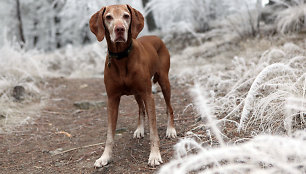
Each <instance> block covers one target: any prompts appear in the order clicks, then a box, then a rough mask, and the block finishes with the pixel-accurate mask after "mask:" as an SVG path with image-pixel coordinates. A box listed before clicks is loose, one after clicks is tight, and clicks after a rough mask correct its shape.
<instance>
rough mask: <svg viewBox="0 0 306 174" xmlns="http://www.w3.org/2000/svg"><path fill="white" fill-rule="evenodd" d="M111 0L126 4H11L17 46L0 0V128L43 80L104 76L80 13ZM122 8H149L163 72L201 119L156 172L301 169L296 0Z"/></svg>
mask: <svg viewBox="0 0 306 174" xmlns="http://www.w3.org/2000/svg"><path fill="white" fill-rule="evenodd" d="M120 2H123V3H125V1H115V0H112V1H100V0H92V1H88V2H87V1H77V0H54V1H52V0H48V1H34V0H27V1H20V3H21V4H20V5H21V13H22V17H23V30H24V37H25V38H24V39H25V43H21V38H20V35H19V34H18V27H16V26H17V25H18V22H16V19H15V18H16V11H15V4H14V2H13V1H0V16H1V17H3V16H5V18H4V20H1V21H0V23H1V26H2V27H1V28H0V36H1V38H2V39H0V77H1V78H0V87H1V88H0V91H1V93H0V104H1V112H0V121H1V122H5V124H4V125H7V127H4V128H1V130H0V132H5V131H8V129H9V125H11V124H14V125H15V124H20V123H25V122H28V120H29V119H30V118H32V117H30V116H31V115H39V108H41V107H42V106H43V104H44V102H46V100H47V98H48V94H46V93H43V92H42V91H40V90H39V89H40V86H43V85H46V81H47V79H48V78H50V77H65V78H89V77H101V76H102V75H103V70H104V59H105V54H106V44H105V42H103V43H97V42H96V39H95V37H94V36H93V35H92V34H91V33H90V31H89V29H88V20H89V18H90V16H91V14H93V13H94V12H96V11H97V10H99V7H101V6H103V5H108V4H114V3H120ZM131 5H132V6H133V7H135V8H137V9H139V10H140V11H141V12H143V13H144V14H148V13H149V12H153V14H154V18H155V22H156V25H157V27H158V29H157V30H156V31H154V32H153V34H157V35H159V36H161V37H162V38H163V40H164V41H165V42H166V44H167V46H168V47H169V49H170V50H171V56H172V58H171V61H172V64H171V72H170V74H171V76H172V79H176V80H177V81H179V83H180V84H181V85H186V86H187V87H189V88H190V95H191V96H192V97H193V98H194V102H193V103H191V104H190V105H189V106H187V107H186V109H188V107H193V108H195V109H196V110H197V114H198V116H199V118H200V119H199V120H200V121H199V122H197V125H196V126H195V127H194V128H193V129H192V130H190V131H189V132H187V133H186V137H185V138H182V139H181V140H180V141H179V143H178V144H177V145H176V146H175V157H174V159H173V160H172V161H170V162H169V163H168V164H165V165H164V166H163V167H162V168H161V170H160V171H159V172H160V173H173V172H174V173H187V172H199V173H200V172H203V173H303V172H304V173H305V172H306V163H305V161H306V149H305V148H306V134H305V116H306V98H305V96H306V73H305V72H306V45H305V39H301V37H305V26H306V20H305V19H306V2H305V1H304V0H273V1H270V4H269V5H268V6H266V7H263V6H262V1H261V0H257V1H255V0H254V1H248V0H234V1H233V0H219V1H216V0H190V1H186V0H168V1H163V0H151V1H149V3H148V4H147V6H146V7H143V5H142V3H141V1H132V2H131ZM42 14H43V15H42ZM148 33H149V32H148V30H147V29H145V30H144V31H143V33H142V34H148ZM249 40H251V41H249ZM20 43H21V44H20ZM271 43H273V44H271ZM271 45H272V46H271ZM192 84H196V85H192ZM18 85H20V86H23V87H24V88H25V91H26V94H25V95H26V96H27V97H25V99H24V100H23V101H21V102H16V101H15V99H14V98H13V97H12V90H13V88H14V87H15V86H18ZM33 104H35V107H33ZM25 115H26V117H25ZM3 117H4V118H5V119H3ZM10 117H17V118H18V119H15V121H14V120H13V121H11V119H9V118H10ZM16 120H18V121H16ZM20 120H21V121H20Z"/></svg>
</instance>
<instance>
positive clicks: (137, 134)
mask: <svg viewBox="0 0 306 174" xmlns="http://www.w3.org/2000/svg"><path fill="white" fill-rule="evenodd" d="M133 137H134V138H143V137H144V127H143V126H139V127H137V129H136V130H135V132H134V135H133Z"/></svg>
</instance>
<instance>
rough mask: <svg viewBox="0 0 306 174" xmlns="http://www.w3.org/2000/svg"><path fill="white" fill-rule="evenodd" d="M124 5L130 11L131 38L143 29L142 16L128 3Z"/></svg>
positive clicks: (135, 36)
mask: <svg viewBox="0 0 306 174" xmlns="http://www.w3.org/2000/svg"><path fill="white" fill-rule="evenodd" d="M126 6H127V8H128V9H129V11H130V13H131V26H130V27H131V28H130V30H131V34H132V38H134V39H136V38H137V36H138V34H139V33H140V32H141V30H142V29H143V26H144V18H143V16H142V14H141V13H140V12H139V11H138V10H136V9H134V8H132V7H131V6H129V5H126Z"/></svg>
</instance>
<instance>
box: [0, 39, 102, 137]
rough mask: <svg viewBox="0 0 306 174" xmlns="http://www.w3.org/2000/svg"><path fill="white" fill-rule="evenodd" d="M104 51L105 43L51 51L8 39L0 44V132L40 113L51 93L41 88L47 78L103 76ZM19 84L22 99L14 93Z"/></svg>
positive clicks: (8, 129) (27, 120)
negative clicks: (20, 45)
mask: <svg viewBox="0 0 306 174" xmlns="http://www.w3.org/2000/svg"><path fill="white" fill-rule="evenodd" d="M105 53H106V47H105V43H97V44H92V45H87V46H84V47H72V46H67V47H65V48H63V49H60V50H55V51H52V52H48V53H45V52H41V51H35V50H28V51H25V50H24V49H21V48H20V47H19V46H16V45H12V44H8V43H6V44H5V45H4V46H3V47H1V48H0V106H1V107H0V132H6V131H10V130H11V128H12V127H14V126H16V125H19V124H22V123H27V122H29V121H30V120H31V119H32V118H34V117H35V116H38V115H39V110H40V109H41V108H42V107H43V105H44V103H45V99H47V95H48V94H47V93H46V91H41V90H40V89H41V87H43V86H44V85H45V82H47V79H48V78H50V77H51V78H52V77H66V78H92V77H101V76H102V75H103V71H104V62H105ZM16 86H22V87H24V89H25V94H24V96H23V97H22V98H24V100H22V101H17V100H16V99H15V98H14V97H13V89H14V87H16Z"/></svg>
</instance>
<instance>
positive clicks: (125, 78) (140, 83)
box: [110, 67, 144, 95]
mask: <svg viewBox="0 0 306 174" xmlns="http://www.w3.org/2000/svg"><path fill="white" fill-rule="evenodd" d="M114 70H115V69H114ZM111 74H112V75H111V77H110V80H111V81H112V82H113V83H112V84H114V85H113V86H112V88H111V89H112V90H116V91H118V92H120V93H121V95H135V94H137V93H139V92H140V91H141V90H142V89H143V88H144V75H143V74H144V73H143V72H142V71H141V70H139V69H137V68H136V67H133V68H127V67H124V68H122V67H121V68H120V69H116V71H112V73H111Z"/></svg>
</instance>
